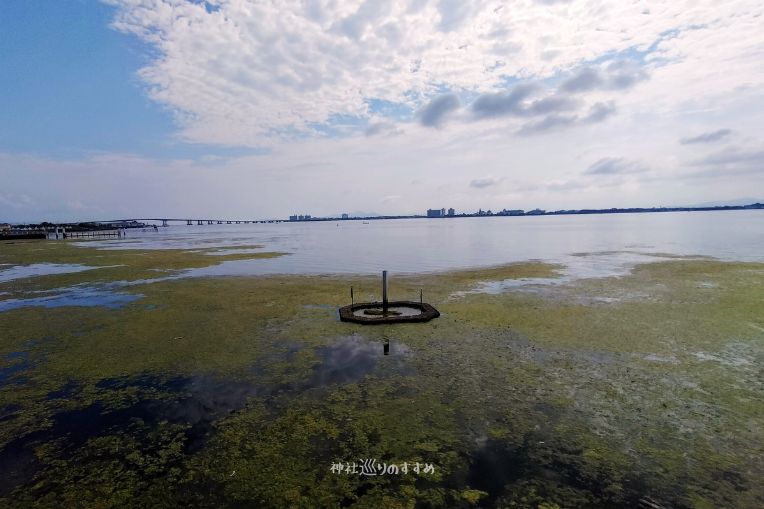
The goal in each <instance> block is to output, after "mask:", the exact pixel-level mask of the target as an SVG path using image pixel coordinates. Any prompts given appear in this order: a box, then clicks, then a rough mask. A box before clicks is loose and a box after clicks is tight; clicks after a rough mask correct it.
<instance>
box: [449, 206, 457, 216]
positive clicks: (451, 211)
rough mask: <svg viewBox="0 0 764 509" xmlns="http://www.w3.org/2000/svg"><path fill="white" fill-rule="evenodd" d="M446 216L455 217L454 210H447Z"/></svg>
mask: <svg viewBox="0 0 764 509" xmlns="http://www.w3.org/2000/svg"><path fill="white" fill-rule="evenodd" d="M448 215H449V216H450V217H453V216H454V215H456V211H455V210H454V209H452V208H451V209H448Z"/></svg>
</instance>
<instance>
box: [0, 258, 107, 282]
mask: <svg viewBox="0 0 764 509" xmlns="http://www.w3.org/2000/svg"><path fill="white" fill-rule="evenodd" d="M97 268H99V267H88V266H87V265H78V264H73V263H71V264H70V263H33V264H31V265H15V266H10V267H9V268H5V269H0V283H4V282H6V281H13V280H14V279H21V278H26V277H36V276H49V275H52V274H71V273H73V272H83V271H86V270H93V269H97Z"/></svg>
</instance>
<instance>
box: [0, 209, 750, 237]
mask: <svg viewBox="0 0 764 509" xmlns="http://www.w3.org/2000/svg"><path fill="white" fill-rule="evenodd" d="M720 210H764V203H751V204H749V205H721V206H714V207H651V208H644V207H632V208H609V209H569V210H553V211H546V210H541V209H534V210H529V211H527V212H526V211H524V210H506V209H505V210H502V211H499V212H492V211H490V210H488V211H482V210H480V211H478V212H471V213H466V212H463V213H461V214H456V213H455V214H453V215H447V214H446V215H439V216H436V217H431V216H427V215H418V214H414V215H384V216H349V217H311V216H308V217H307V218H303V219H251V220H233V219H231V220H229V219H222V220H221V219H209V220H208V219H182V218H179V219H176V218H172V219H169V218H168V219H163V218H127V219H117V220H114V219H112V220H108V221H94V220H91V221H73V222H48V221H43V222H40V223H2V222H0V236H2V233H3V226H5V228H6V229H13V230H17V229H26V230H29V229H46V228H51V227H56V226H64V227H76V228H77V229H82V230H94V229H99V228H98V227H97V225H98V226H101V227H103V226H109V227H112V228H147V227H152V226H153V225H151V224H147V223H143V221H153V222H158V221H171V222H186V223H187V224H188V225H191V224H192V223H197V224H199V225H202V223H206V224H213V223H217V224H242V223H244V224H249V223H309V222H320V221H335V222H339V221H360V220H363V221H372V220H380V219H449V218H457V217H524V216H570V215H593V214H649V213H658V212H709V211H720Z"/></svg>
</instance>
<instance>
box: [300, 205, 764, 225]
mask: <svg viewBox="0 0 764 509" xmlns="http://www.w3.org/2000/svg"><path fill="white" fill-rule="evenodd" d="M721 210H764V203H751V204H750V205H722V206H715V207H651V208H645V207H632V208H616V207H614V208H609V209H570V210H554V211H549V212H547V211H545V210H541V209H534V210H529V211H524V210H506V209H505V210H501V211H499V212H491V211H490V210H487V211H483V210H480V211H478V212H472V213H464V212H463V213H461V214H454V215H445V216H439V217H434V218H432V217H431V218H428V217H427V216H426V215H404V216H352V217H310V218H309V219H297V220H292V221H289V222H308V221H358V220H364V221H370V220H377V219H454V218H457V217H495V216H508V217H510V216H511V217H517V216H570V215H579V214H580V215H584V214H648V213H655V212H710V211H721Z"/></svg>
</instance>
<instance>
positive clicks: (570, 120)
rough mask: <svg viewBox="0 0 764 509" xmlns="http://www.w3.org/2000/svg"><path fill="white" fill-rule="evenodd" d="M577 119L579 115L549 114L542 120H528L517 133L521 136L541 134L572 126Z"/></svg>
mask: <svg viewBox="0 0 764 509" xmlns="http://www.w3.org/2000/svg"><path fill="white" fill-rule="evenodd" d="M577 121H578V117H576V116H562V115H549V116H547V117H544V118H543V119H541V120H537V121H535V122H528V123H527V124H525V125H523V126H522V127H521V128H520V129H519V130H518V131H517V134H519V135H521V136H527V135H531V134H539V133H542V132H546V131H551V130H553V129H559V128H562V127H569V126H572V125H573V124H575V123H576V122H577Z"/></svg>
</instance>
